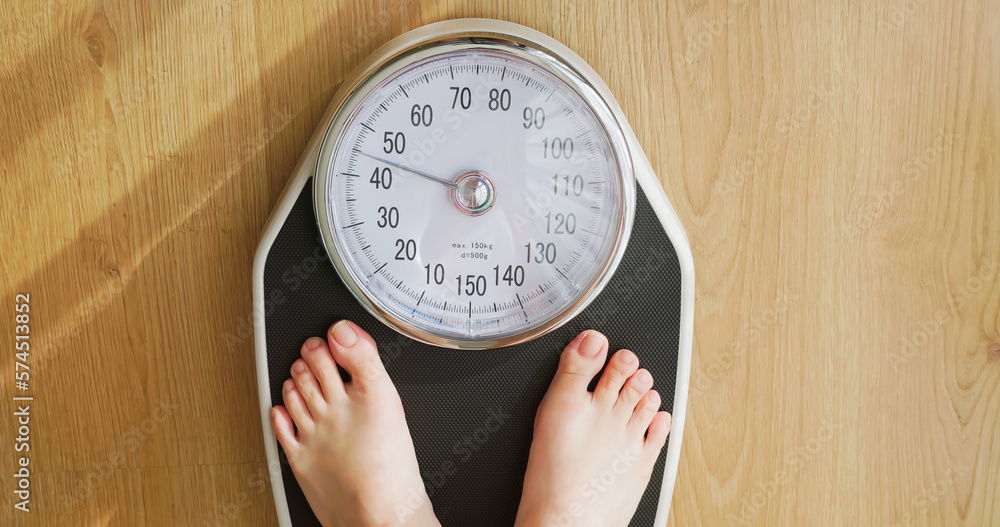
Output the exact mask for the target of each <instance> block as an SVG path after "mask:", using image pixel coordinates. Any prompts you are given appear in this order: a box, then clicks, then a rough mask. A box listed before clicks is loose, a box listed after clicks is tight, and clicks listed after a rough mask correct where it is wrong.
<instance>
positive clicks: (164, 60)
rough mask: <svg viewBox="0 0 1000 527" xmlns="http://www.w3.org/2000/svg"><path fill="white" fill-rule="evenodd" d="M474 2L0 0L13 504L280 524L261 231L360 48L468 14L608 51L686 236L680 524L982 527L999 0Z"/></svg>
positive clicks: (996, 351) (2, 318)
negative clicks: (25, 322) (264, 418)
mask: <svg viewBox="0 0 1000 527" xmlns="http://www.w3.org/2000/svg"><path fill="white" fill-rule="evenodd" d="M147 4H149V5H148V6H147ZM480 4H486V2H440V3H438V2H433V3H432V2H426V3H424V2H405V1H401V0H380V1H362V2H351V3H348V2H336V1H330V0H306V1H303V2H252V1H250V0H213V1H211V2H193V1H188V2H185V1H167V2H148V3H147V2H127V1H116V0H108V1H105V2H83V1H69V0H38V1H34V2H15V3H5V4H4V5H3V7H0V49H3V50H4V52H3V53H2V54H0V170H2V172H0V178H2V187H0V192H2V194H3V197H2V199H0V212H2V214H0V233H2V234H0V255H2V258H0V269H2V273H0V289H2V294H3V296H2V303H3V305H4V306H5V307H4V308H3V309H2V310H0V331H2V332H3V335H7V336H5V337H4V339H6V342H9V343H13V342H14V335H15V331H16V329H15V324H16V323H15V315H16V314H17V313H16V312H15V305H18V304H19V302H16V299H15V295H16V294H17V293H26V294H30V302H29V305H30V335H31V338H30V343H31V355H30V358H29V360H28V363H29V365H30V367H31V370H30V387H29V389H28V390H26V391H21V390H19V389H17V387H16V384H15V381H14V379H15V377H14V375H15V368H16V366H15V360H16V357H15V355H14V351H13V346H12V345H8V346H7V347H6V348H5V349H6V350H7V351H6V352H4V353H3V354H2V359H0V362H2V375H0V388H2V396H3V401H4V402H3V405H2V407H3V409H4V413H5V414H6V415H5V417H4V418H3V419H0V438H2V439H0V445H2V446H3V448H4V449H9V450H7V451H6V452H3V453H2V454H0V473H2V474H3V476H2V478H3V481H2V484H0V489H3V492H2V493H0V496H2V498H0V502H2V512H0V524H2V525H60V526H62V525H74V526H75V525H83V526H106V525H122V526H154V525H163V526H173V525H196V526H209V525H210V526H223V525H255V526H256V525H275V524H276V523H277V520H276V517H275V512H274V506H273V504H272V501H271V495H270V488H269V487H268V482H267V478H266V468H265V457H264V449H263V440H262V436H261V423H260V421H259V418H258V409H257V394H256V390H255V372H254V364H253V343H252V336H251V334H250V328H251V324H252V319H251V261H252V256H253V254H254V248H255V246H256V243H257V238H258V235H259V234H260V232H261V229H262V226H263V224H264V221H265V220H266V218H267V216H268V214H269V213H270V211H271V209H272V207H273V206H274V205H275V203H276V200H277V198H278V194H279V192H280V191H281V189H282V187H283V186H284V185H285V183H286V181H287V179H288V176H289V174H290V173H291V170H292V168H293V165H294V164H295V162H296V161H297V159H298V157H299V155H300V154H301V153H302V151H303V149H304V147H305V144H306V141H307V140H308V138H309V137H310V136H311V135H312V133H313V130H314V128H315V127H316V125H317V123H318V121H319V118H320V115H321V113H322V112H323V110H324V108H325V106H326V104H327V102H328V101H329V99H330V98H331V96H332V95H333V93H334V91H335V89H336V88H337V86H338V83H339V82H340V81H341V80H342V79H343V78H344V77H345V76H346V75H347V74H348V73H349V71H350V70H351V69H352V68H353V67H354V66H356V65H357V64H358V63H359V62H360V61H361V60H362V59H363V58H364V57H365V56H366V55H367V54H368V53H370V52H371V51H373V50H375V49H376V48H377V47H378V46H380V45H381V44H383V43H385V42H386V41H388V40H389V39H391V38H392V37H394V36H396V35H399V34H401V33H403V32H405V31H407V30H409V29H412V28H415V27H418V26H421V25H423V24H426V23H429V22H433V21H437V20H442V19H447V18H455V17H466V16H482V17H495V18H500V19H504V20H510V21H514V22H518V23H521V24H525V25H528V26H530V27H533V28H536V29H538V30H541V31H543V32H545V33H547V34H549V35H551V36H553V37H555V38H556V39H558V40H560V41H562V42H564V43H565V44H567V45H568V46H569V47H570V48H572V49H574V50H575V51H577V52H578V53H579V54H580V55H581V56H582V57H583V58H584V59H586V60H587V61H588V62H589V63H590V64H591V65H593V67H594V68H595V69H596V70H597V72H598V73H599V74H601V75H602V76H603V78H604V79H605V80H606V82H607V83H608V85H609V86H610V88H611V91H612V92H613V93H615V94H616V96H617V97H618V100H619V101H620V103H621V105H622V107H623V109H624V111H625V114H626V115H627V116H628V118H629V120H630V122H631V124H632V127H633V128H634V129H635V132H636V134H637V136H638V138H639V141H640V143H642V145H643V146H644V148H645V151H646V154H647V155H648V156H649V158H650V160H651V162H652V164H653V166H654V168H655V169H656V170H657V171H658V173H659V176H660V179H661V181H662V183H663V186H664V188H665V189H666V193H667V195H668V196H669V197H670V199H671V201H672V202H673V204H674V207H675V208H676V209H677V213H678V214H679V216H680V218H681V221H682V222H683V224H684V226H685V228H686V229H687V233H688V236H689V238H690V240H691V244H692V248H693V251H694V258H695V266H696V269H697V289H696V291H697V293H696V294H697V300H696V319H695V347H694V361H693V366H692V372H691V373H692V388H691V394H690V404H689V406H688V420H687V427H686V428H685V430H684V436H685V437H684V449H683V452H682V457H681V463H680V472H679V474H678V483H677V490H676V492H675V494H674V499H673V509H672V514H671V516H670V525H678V526H680V525H684V526H687V525H709V526H716V525H768V526H770V525H795V526H799V525H901V526H909V525H968V526H984V525H1000V499H998V497H1000V3H998V2H997V1H996V0H987V1H937V0H888V1H886V2H877V3H876V2H861V1H839V0H833V1H830V2H787V3H786V2H771V1H765V2H756V1H753V2H750V1H742V0H729V1H728V2H727V1H720V0H709V1H705V0H698V1H688V0H681V1H675V0H671V1H668V2H656V1H653V0H649V1H643V2H638V1H637V2H616V3H614V4H612V3H602V4H601V5H600V6H599V7H598V6H597V5H596V3H591V2H586V1H584V0H568V1H563V2H559V1H545V0H529V1H517V2H504V3H503V5H504V7H497V4H498V3H497V2H490V3H489V4H490V5H489V6H483V5H480ZM787 4H792V5H787ZM24 395H30V396H33V397H34V400H33V401H31V402H30V425H29V428H30V431H29V434H30V435H29V437H30V441H29V444H30V448H31V450H30V465H29V469H30V479H29V481H30V490H31V501H30V507H31V512H28V513H24V512H19V511H16V510H15V509H14V504H15V501H16V500H15V495H14V494H13V492H12V490H13V488H14V486H15V485H16V484H17V483H16V480H15V478H13V477H11V475H12V474H14V473H15V472H16V471H17V470H18V467H16V466H15V464H16V463H17V459H18V457H19V456H20V453H17V452H15V451H14V447H13V445H15V444H19V443H17V442H16V436H17V435H18V426H19V425H17V424H16V416H15V415H14V412H15V411H17V408H16V407H15V402H14V401H13V400H12V397H15V396H24Z"/></svg>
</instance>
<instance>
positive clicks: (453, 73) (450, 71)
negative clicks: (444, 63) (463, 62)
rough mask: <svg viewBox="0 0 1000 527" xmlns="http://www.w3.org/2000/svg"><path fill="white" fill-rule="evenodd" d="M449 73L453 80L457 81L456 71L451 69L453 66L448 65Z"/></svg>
mask: <svg viewBox="0 0 1000 527" xmlns="http://www.w3.org/2000/svg"><path fill="white" fill-rule="evenodd" d="M448 72H449V73H451V80H455V70H453V69H452V68H451V64H448Z"/></svg>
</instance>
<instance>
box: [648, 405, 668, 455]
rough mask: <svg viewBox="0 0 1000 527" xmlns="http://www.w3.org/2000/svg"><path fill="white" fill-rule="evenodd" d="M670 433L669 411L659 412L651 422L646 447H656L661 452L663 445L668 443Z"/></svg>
mask: <svg viewBox="0 0 1000 527" xmlns="http://www.w3.org/2000/svg"><path fill="white" fill-rule="evenodd" d="M669 433H670V414H669V413H667V412H657V413H656V415H655V416H654V417H653V420H652V421H651V422H650V423H649V432H647V433H646V447H647V448H653V449H656V452H657V453H659V451H660V449H661V448H663V445H665V444H666V443H667V435H668V434H669Z"/></svg>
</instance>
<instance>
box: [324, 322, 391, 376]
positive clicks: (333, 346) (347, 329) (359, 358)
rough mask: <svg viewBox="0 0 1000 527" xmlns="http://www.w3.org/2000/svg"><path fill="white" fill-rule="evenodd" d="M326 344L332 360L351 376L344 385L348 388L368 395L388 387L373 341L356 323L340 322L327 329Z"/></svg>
mask: <svg viewBox="0 0 1000 527" xmlns="http://www.w3.org/2000/svg"><path fill="white" fill-rule="evenodd" d="M328 341H329V343H330V353H331V354H332V355H333V360H335V361H336V362H337V364H339V365H340V366H341V367H342V368H344V369H345V370H347V373H349V374H350V375H351V382H348V383H345V386H346V387H347V388H348V389H355V390H359V391H361V392H368V391H371V390H373V389H377V388H379V387H382V386H387V385H388V386H391V383H390V382H389V380H388V378H387V377H388V376H387V374H386V371H385V366H384V365H383V364H382V359H380V358H379V356H378V348H376V347H375V341H374V340H373V339H372V337H371V336H370V335H369V334H368V333H367V332H365V330H363V329H361V328H360V327H359V326H358V325H357V324H355V323H353V322H351V321H348V320H341V321H339V322H337V323H336V324H334V325H333V326H330V331H329V332H328Z"/></svg>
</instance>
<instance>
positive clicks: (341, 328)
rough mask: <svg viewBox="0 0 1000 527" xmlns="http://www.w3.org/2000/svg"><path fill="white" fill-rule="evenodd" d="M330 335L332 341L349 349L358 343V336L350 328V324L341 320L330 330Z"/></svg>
mask: <svg viewBox="0 0 1000 527" xmlns="http://www.w3.org/2000/svg"><path fill="white" fill-rule="evenodd" d="M330 335H332V336H333V340H335V341H337V344H340V345H341V346H344V347H345V348H349V347H351V346H353V345H354V343H355V342H357V341H358V334H357V333H356V332H355V331H354V328H352V327H351V323H350V322H348V321H346V320H341V321H340V322H337V323H336V324H334V325H333V327H332V328H330Z"/></svg>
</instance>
